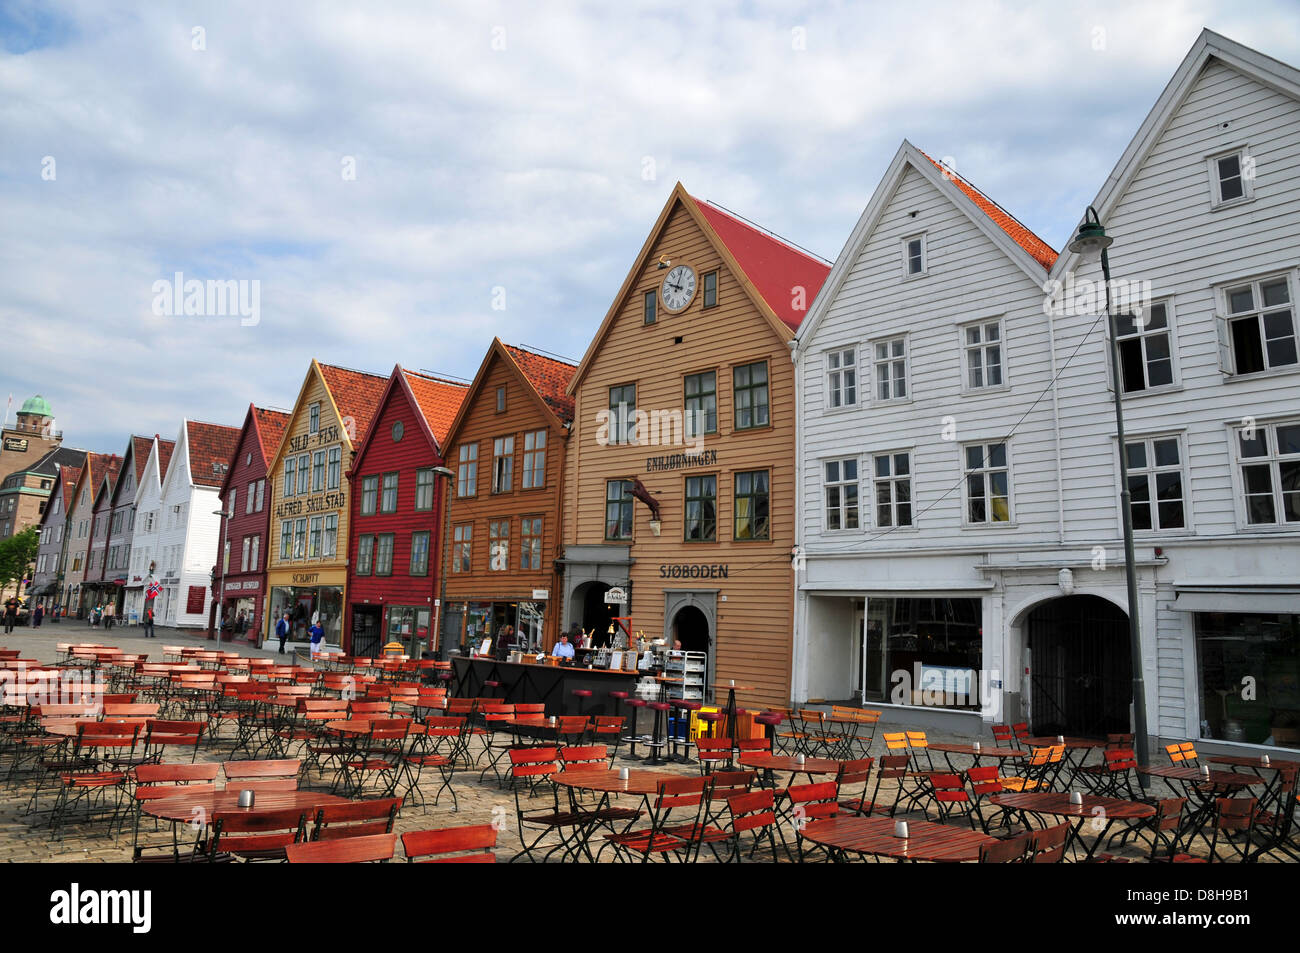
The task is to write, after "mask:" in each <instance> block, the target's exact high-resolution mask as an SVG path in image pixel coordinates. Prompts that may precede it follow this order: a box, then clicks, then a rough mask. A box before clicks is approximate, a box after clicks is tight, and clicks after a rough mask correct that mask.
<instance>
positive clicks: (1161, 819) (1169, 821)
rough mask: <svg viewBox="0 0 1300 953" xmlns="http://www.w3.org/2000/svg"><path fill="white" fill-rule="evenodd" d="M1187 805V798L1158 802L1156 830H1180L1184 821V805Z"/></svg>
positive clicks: (1167, 799)
mask: <svg viewBox="0 0 1300 953" xmlns="http://www.w3.org/2000/svg"><path fill="white" fill-rule="evenodd" d="M1186 803H1187V798H1185V797H1167V798H1165V799H1164V800H1163V801H1156V816H1155V821H1154V823H1155V826H1156V830H1161V831H1175V830H1178V828H1179V826H1180V825H1181V823H1182V820H1183V805H1185V804H1186Z"/></svg>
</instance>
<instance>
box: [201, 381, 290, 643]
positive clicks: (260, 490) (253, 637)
mask: <svg viewBox="0 0 1300 953" xmlns="http://www.w3.org/2000/svg"><path fill="white" fill-rule="evenodd" d="M288 424H289V415H288V414H287V413H284V412H283V411H279V410H268V409H266V408H265V407H255V406H253V405H252V404H249V405H248V413H247V414H245V415H244V426H243V429H242V430H241V431H240V432H239V442H238V444H237V445H236V447H235V455H234V456H233V457H232V458H231V460H230V468H229V469H228V470H227V471H226V478H225V480H224V481H223V482H222V484H221V491H220V495H221V511H222V513H224V514H225V515H224V516H222V518H221V536H220V537H218V544H217V545H218V550H217V553H218V560H217V572H216V576H215V577H214V578H213V580H212V586H213V592H214V594H216V593H217V592H218V590H220V598H219V600H218V599H217V598H214V600H213V601H214V604H215V603H216V602H217V601H220V603H221V606H222V614H221V618H222V619H223V620H224V625H225V626H226V634H225V637H227V638H230V637H232V636H234V637H236V638H239V637H242V639H244V640H247V641H249V642H255V643H257V642H260V641H261V640H262V639H265V638H266V636H267V633H268V631H269V628H273V627H274V625H275V623H274V621H272V622H271V623H270V626H269V627H268V625H267V624H266V620H264V619H263V618H262V614H263V608H264V606H265V603H266V559H267V546H268V544H269V542H270V525H271V487H270V486H269V482H270V481H269V479H268V477H267V467H268V466H269V465H270V463H271V460H272V459H273V458H274V457H275V453H276V451H277V450H278V449H279V448H280V440H281V438H283V436H284V430H285V427H287V426H288ZM241 612H242V613H243V618H244V624H243V625H242V626H240V625H239V624H238V621H239V618H240V613H241ZM216 618H217V615H216V610H215V608H214V609H213V611H212V614H211V615H210V617H209V619H208V632H209V635H211V632H212V629H213V627H214V626H215V624H216ZM238 628H243V633H242V636H236V635H235V633H234V630H235V629H238Z"/></svg>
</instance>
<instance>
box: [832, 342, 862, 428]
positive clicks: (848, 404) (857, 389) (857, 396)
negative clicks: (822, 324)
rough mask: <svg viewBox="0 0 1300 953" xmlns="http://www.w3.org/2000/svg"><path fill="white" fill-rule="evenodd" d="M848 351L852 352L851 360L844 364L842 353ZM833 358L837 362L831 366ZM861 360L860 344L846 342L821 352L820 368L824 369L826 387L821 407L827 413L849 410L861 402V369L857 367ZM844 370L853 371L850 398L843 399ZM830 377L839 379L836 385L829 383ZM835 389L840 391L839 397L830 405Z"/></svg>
mask: <svg viewBox="0 0 1300 953" xmlns="http://www.w3.org/2000/svg"><path fill="white" fill-rule="evenodd" d="M850 351H851V352H852V353H853V362H852V364H845V363H843V361H844V355H845V354H847V353H849V352H850ZM833 359H834V360H836V361H838V362H839V363H838V364H836V365H835V366H834V367H832V366H831V362H832V360H833ZM861 360H862V346H861V345H859V344H846V345H844V346H842V347H834V348H831V349H829V350H827V351H825V352H823V355H822V368H823V370H824V377H823V382H824V386H825V388H826V399H825V400H824V401H823V402H822V409H823V410H825V411H826V412H827V413H834V412H836V411H840V410H851V409H853V408H854V407H857V406H859V405H860V404H861V403H862V400H861V397H862V370H861V368H860V367H859V365H860V363H861ZM846 371H851V372H852V373H853V384H852V388H853V399H852V400H844V399H843V393H844V390H845V385H844V374H845V372H846ZM832 378H838V379H839V385H838V386H836V385H835V384H832V383H831V379H832ZM836 391H838V392H839V393H840V395H841V399H840V402H839V403H838V404H834V405H832V403H831V395H832V394H833V393H835V392H836Z"/></svg>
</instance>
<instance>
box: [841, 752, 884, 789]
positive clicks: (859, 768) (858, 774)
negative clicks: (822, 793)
mask: <svg viewBox="0 0 1300 953" xmlns="http://www.w3.org/2000/svg"><path fill="white" fill-rule="evenodd" d="M874 764H875V759H874V758H854V759H853V760H851V761H844V762H841V763H840V769H839V771H837V772H836V773H835V785H836V787H838V788H839V789H840V790H841V791H843V790H844V789H845V788H848V787H852V786H853V785H855V784H861V785H865V784H866V783H867V782H868V781H870V780H871V767H872V765H874Z"/></svg>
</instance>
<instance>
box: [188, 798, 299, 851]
mask: <svg viewBox="0 0 1300 953" xmlns="http://www.w3.org/2000/svg"><path fill="white" fill-rule="evenodd" d="M306 826H307V816H306V814H304V813H303V812H302V811H300V810H298V809H297V808H289V809H287V810H283V811H267V812H265V813H258V814H249V813H246V812H244V811H218V812H217V813H216V814H215V815H214V816H213V818H212V836H211V837H210V838H209V839H208V842H207V844H206V845H205V852H206V854H207V856H208V862H209V863H213V862H216V861H219V860H222V861H228V860H231V859H241V860H244V861H265V860H284V859H285V852H284V849H285V848H286V847H288V846H289V845H290V844H300V843H302V841H303V840H304V837H305V831H306Z"/></svg>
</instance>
